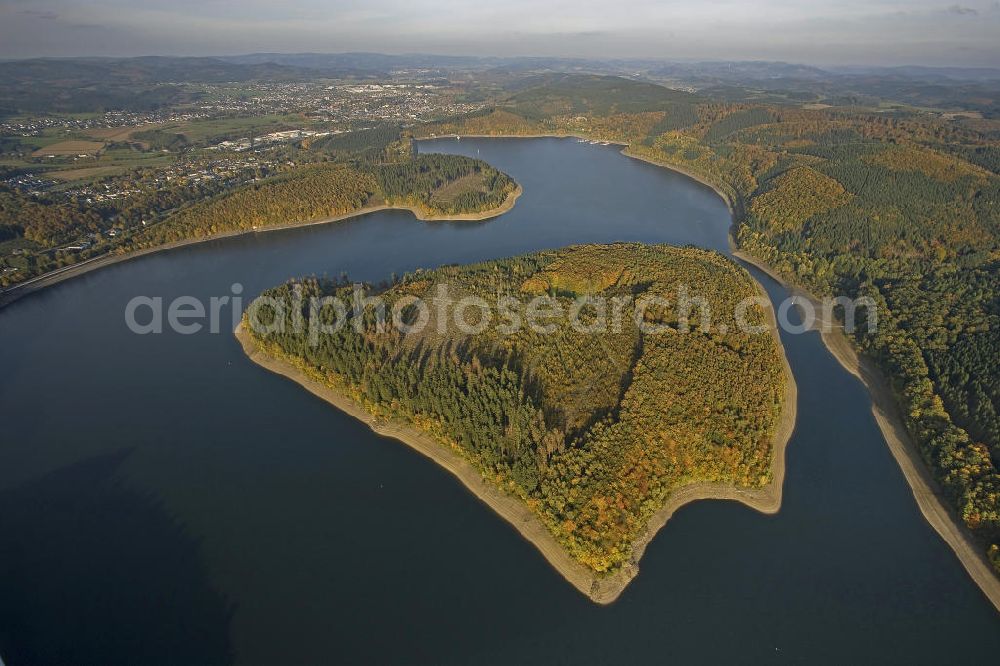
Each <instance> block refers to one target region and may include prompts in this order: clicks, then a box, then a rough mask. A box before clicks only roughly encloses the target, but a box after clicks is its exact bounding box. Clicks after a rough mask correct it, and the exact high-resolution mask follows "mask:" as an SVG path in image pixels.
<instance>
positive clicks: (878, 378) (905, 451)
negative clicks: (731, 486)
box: [730, 239, 1000, 611]
mask: <svg viewBox="0 0 1000 666" xmlns="http://www.w3.org/2000/svg"><path fill="white" fill-rule="evenodd" d="M730 240H731V239H730ZM733 255H734V256H736V257H739V258H740V259H742V260H743V261H745V262H747V263H749V264H753V265H754V266H756V267H757V268H759V269H760V270H762V271H764V272H765V273H767V274H768V275H770V276H771V277H772V278H773V279H774V280H775V281H777V282H778V283H779V284H781V285H782V286H784V287H785V288H786V289H788V290H789V291H791V292H792V293H793V294H795V295H797V296H801V297H803V298H807V299H809V300H810V301H811V302H812V304H813V308H814V310H815V311H816V317H817V319H816V323H815V325H814V329H818V330H819V331H820V334H821V337H822V339H823V344H824V345H826V348H827V349H828V350H829V351H830V353H831V354H832V355H833V357H834V358H836V359H837V361H838V362H839V363H840V365H842V366H843V367H844V369H845V370H847V371H848V372H850V373H851V374H852V375H854V376H855V377H857V378H858V379H859V380H861V383H862V384H863V385H864V386H865V388H866V389H868V393H869V395H870V396H871V400H872V414H873V415H874V417H875V422H876V423H878V427H879V430H881V431H882V435H883V437H885V442H886V445H887V446H888V447H889V451H890V452H891V453H892V457H893V458H895V460H896V463H897V464H898V465H899V468H900V470H901V471H902V472H903V476H904V477H906V481H907V483H909V485H910V490H911V491H912V492H913V497H914V499H915V500H916V501H917V506H918V507H919V508H920V513H922V514H923V516H924V519H925V520H927V522H928V523H929V524H930V526H931V527H933V528H934V531H936V532H937V533H938V534H939V535H940V536H941V538H942V539H944V541H945V543H947V544H948V546H949V547H950V548H951V549H952V550H953V551H954V552H955V555H956V556H958V559H959V561H960V562H961V563H962V566H963V567H965V570H966V571H967V572H968V574H969V576H971V577H972V580H973V581H974V582H975V583H976V585H978V586H979V589H980V590H982V592H983V594H984V595H986V598H987V599H989V601H990V603H992V604H993V606H994V607H995V608H996V609H997V610H998V611H1000V578H998V577H997V575H996V574H995V573H994V571H993V567H992V566H991V565H990V563H989V562H988V561H987V559H986V555H985V553H984V552H983V549H982V548H981V547H980V544H979V543H978V542H977V541H976V539H975V537H973V535H972V533H971V532H969V530H968V529H967V528H966V527H965V525H963V524H962V522H961V520H960V519H959V518H958V517H957V516H955V513H954V511H953V510H952V509H951V508H950V507H949V505H948V503H947V500H946V499H945V498H944V497H943V495H942V493H941V490H940V487H939V486H938V483H937V481H935V480H934V477H933V476H932V475H931V472H930V470H929V469H928V468H927V465H926V464H925V463H924V461H923V459H922V458H921V457H920V452H919V450H918V448H917V445H916V442H914V441H913V439H912V437H910V433H909V431H907V429H906V425H905V424H904V422H903V418H902V414H901V413H900V411H899V406H898V405H897V403H896V397H895V395H893V392H892V388H891V386H890V385H889V382H888V379H887V378H886V376H885V374H884V373H883V372H882V371H881V370H880V369H879V368H878V367H877V366H876V365H875V363H874V362H873V361H872V360H871V359H870V358H868V357H866V356H862V355H860V354H858V352H857V350H856V349H855V348H854V345H852V344H851V342H850V340H848V338H847V336H846V335H845V334H844V331H843V329H842V328H840V327H838V325H837V322H831V324H832V325H831V326H829V327H826V326H824V322H823V321H821V320H822V317H823V308H822V307H821V306H820V303H819V301H818V300H817V299H816V297H815V296H813V295H812V294H810V293H809V292H807V291H805V290H803V289H800V288H798V287H793V286H791V285H789V284H788V283H786V282H785V280H784V279H783V278H782V277H781V276H780V275H778V274H777V273H776V272H775V271H774V270H773V269H771V267H770V266H768V265H767V264H765V263H763V262H761V261H759V260H758V259H756V258H754V257H752V256H750V255H749V254H746V253H744V252H741V251H739V250H734V251H733ZM825 328H829V330H824V329H825Z"/></svg>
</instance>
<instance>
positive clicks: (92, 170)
mask: <svg viewBox="0 0 1000 666" xmlns="http://www.w3.org/2000/svg"><path fill="white" fill-rule="evenodd" d="M125 171H128V167H126V166H95V167H84V168H82V169H63V170H60V171H47V172H45V175H46V176H49V177H51V178H55V179H57V180H63V181H71V180H86V179H89V178H101V177H102V176H112V175H115V174H119V173H123V172H125Z"/></svg>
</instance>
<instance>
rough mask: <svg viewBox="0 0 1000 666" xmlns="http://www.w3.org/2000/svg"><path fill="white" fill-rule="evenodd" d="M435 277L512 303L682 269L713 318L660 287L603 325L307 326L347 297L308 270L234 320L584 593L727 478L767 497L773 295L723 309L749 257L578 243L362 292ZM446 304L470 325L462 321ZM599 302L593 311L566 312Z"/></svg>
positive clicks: (600, 586) (771, 451)
mask: <svg viewBox="0 0 1000 666" xmlns="http://www.w3.org/2000/svg"><path fill="white" fill-rule="evenodd" d="M442 286H443V287H444V288H446V289H447V291H448V293H449V294H450V295H451V296H452V297H453V298H455V299H461V298H475V299H481V300H480V301H479V302H482V303H500V302H502V301H503V300H504V299H507V301H508V305H507V307H508V308H511V307H513V308H514V310H515V311H521V310H518V308H517V307H515V306H514V305H512V304H513V303H520V304H524V303H527V302H529V299H532V298H534V297H539V296H542V297H546V298H547V299H548V301H549V304H550V307H554V308H555V309H556V310H559V311H563V312H566V311H570V310H571V309H572V305H573V303H574V302H575V301H577V300H578V299H580V298H581V297H588V298H589V297H593V298H601V299H606V300H607V301H610V302H616V301H615V299H620V300H619V301H617V302H622V303H632V302H639V301H642V299H644V298H646V299H651V298H652V297H658V298H662V299H668V300H670V301H671V302H673V301H675V300H676V299H677V296H676V295H677V293H678V291H679V290H684V289H687V288H689V287H690V288H692V289H693V290H694V292H696V293H693V294H692V299H694V298H695V297H697V298H700V299H704V301H705V302H707V303H710V307H711V312H712V322H711V326H704V325H703V324H702V323H696V324H692V325H691V327H690V330H688V321H687V317H688V314H687V313H686V312H680V311H679V310H677V309H674V308H672V307H665V306H664V307H656V308H653V307H651V308H649V309H644V310H643V311H641V312H640V313H639V314H638V316H637V314H636V312H637V311H633V310H628V309H626V310H624V314H622V316H620V317H619V329H620V330H617V331H616V330H613V329H612V330H605V329H602V330H600V331H596V330H593V331H592V330H590V329H587V330H581V329H580V328H579V327H578V326H576V325H574V323H573V321H572V320H570V319H569V318H567V317H553V318H551V319H547V320H545V327H544V329H536V328H532V327H530V326H521V327H519V328H516V329H515V330H511V327H512V320H511V319H510V316H509V315H508V319H507V323H506V324H504V325H497V322H496V321H493V322H492V323H493V325H486V326H481V325H477V324H481V323H482V322H483V321H484V319H483V315H482V313H479V314H475V312H476V311H475V308H473V314H471V315H470V314H467V313H465V312H462V313H461V314H455V313H454V312H452V311H443V310H439V309H437V307H435V308H432V310H433V314H431V315H429V320H427V321H425V326H424V327H422V328H419V329H417V328H416V327H415V326H414V329H412V330H400V329H399V328H398V327H393V326H387V327H380V326H379V323H378V312H377V309H376V308H375V307H374V306H372V307H366V308H364V309H356V310H353V311H351V312H348V313H346V319H341V320H339V322H340V324H341V325H340V326H339V328H337V330H336V331H331V332H328V333H327V334H324V335H321V336H317V337H311V333H310V331H315V330H318V329H319V327H321V326H331V325H333V324H334V323H335V322H337V321H338V314H337V312H336V308H333V307H330V305H329V303H328V301H323V300H320V299H331V298H332V299H337V300H339V301H341V302H343V303H351V302H352V298H353V296H352V293H353V289H354V287H352V286H351V285H350V284H348V283H346V282H345V281H330V280H325V279H316V278H308V279H303V280H298V281H294V282H290V283H287V284H285V285H282V286H279V287H276V288H274V289H272V290H269V291H267V292H265V293H264V294H263V295H262V296H261V297H260V299H259V300H258V301H256V302H255V303H254V304H253V305H251V306H250V309H249V310H248V314H247V315H245V317H244V321H243V324H242V325H241V327H240V330H239V331H238V336H240V338H241V341H242V342H243V344H244V348H245V349H246V350H247V352H248V354H250V355H251V356H252V357H253V358H254V359H255V360H257V361H258V362H259V363H261V364H262V365H265V367H269V368H270V369H272V370H275V371H276V372H280V373H281V374H285V375H286V376H289V377H291V378H293V379H295V380H296V381H298V382H300V383H302V384H303V385H304V386H306V387H307V388H309V389H310V390H312V391H313V392H315V393H317V394H318V395H321V396H322V397H325V398H326V399H328V400H330V401H331V402H333V403H334V404H335V405H337V406H338V407H340V408H342V409H344V410H346V411H348V412H349V413H352V414H354V415H355V416H358V417H359V418H364V419H365V420H367V421H369V422H370V423H372V425H373V427H374V428H375V429H376V430H377V431H379V432H383V433H386V434H389V435H392V436H394V437H397V438H398V439H401V440H403V441H404V442H407V443H408V444H411V445H412V446H414V447H415V448H417V449H419V450H421V451H422V452H424V453H425V454H427V455H429V456H430V457H432V458H434V459H435V460H437V461H438V462H441V463H442V464H443V465H444V466H445V467H447V468H449V469H450V470H451V471H452V472H453V473H455V474H456V475H458V476H459V478H460V479H462V481H463V482H464V483H465V484H466V485H467V486H468V487H469V488H470V489H472V490H473V491H474V492H476V494H477V495H479V496H480V497H482V498H483V499H484V500H485V501H487V502H488V503H489V504H490V505H491V506H493V507H494V508H495V509H497V510H498V511H499V512H500V513H501V514H502V515H504V517H506V518H507V519H508V520H510V521H511V522H512V523H513V524H515V526H517V527H518V529H519V530H521V531H522V533H523V534H525V536H527V537H528V538H529V539H531V540H532V541H533V542H534V543H535V544H536V545H538V547H539V548H540V549H541V550H542V552H543V553H544V554H545V555H546V557H548V559H549V560H550V561H551V562H552V563H553V564H554V565H555V566H556V567H557V568H558V569H559V570H560V571H561V572H562V573H563V574H564V575H565V576H566V577H567V579H569V580H570V581H571V582H572V583H573V584H574V585H576V586H577V587H578V588H579V589H581V591H583V592H584V593H586V594H588V595H590V596H591V597H592V598H593V599H595V600H597V601H601V602H608V601H611V600H613V599H614V598H615V597H617V595H618V594H619V593H620V592H621V590H622V589H623V588H624V586H625V585H626V584H627V582H628V581H629V580H630V579H631V578H632V576H634V575H635V572H636V570H637V566H636V564H637V562H638V559H639V557H640V556H641V554H642V551H643V549H644V548H645V544H646V543H647V542H648V540H649V539H650V538H651V537H652V536H653V534H654V533H655V531H656V530H657V529H658V528H659V527H660V526H661V525H662V524H663V522H664V521H665V520H666V518H667V517H669V515H670V513H671V512H672V511H673V510H674V509H675V508H676V507H677V506H679V505H680V504H683V503H685V502H687V501H691V500H693V499H698V498H705V497H722V498H730V499H738V500H741V501H744V502H746V503H747V504H749V505H751V506H754V507H756V508H758V509H760V510H763V511H771V512H773V511H776V510H777V508H778V505H779V504H780V492H781V481H782V479H781V477H782V475H783V470H784V466H783V465H784V463H783V460H784V458H783V456H784V445H785V443H786V441H787V439H788V437H789V436H790V434H791V430H792V426H793V423H794V406H795V399H794V391H795V389H794V382H793V380H792V378H791V373H790V371H789V370H788V368H787V363H786V362H785V359H784V354H783V351H782V349H781V345H780V342H779V341H778V339H777V336H776V331H775V330H774V328H775V327H774V323H773V315H771V314H770V311H769V310H768V311H765V310H763V309H762V308H761V307H760V305H758V304H752V306H751V307H749V309H746V323H747V324H749V325H750V326H751V327H752V328H750V329H746V327H741V326H740V325H739V322H738V321H737V320H736V317H738V316H740V315H739V314H738V313H739V312H740V310H739V309H738V308H737V305H738V304H739V303H740V302H741V301H745V300H746V299H752V298H754V297H756V296H758V295H759V294H760V291H759V289H760V288H759V286H758V285H757V284H756V283H755V282H754V281H753V279H752V278H751V277H750V275H749V274H748V273H747V271H746V270H745V269H743V268H741V267H739V266H737V265H736V264H735V263H733V262H732V261H731V260H729V259H727V258H725V257H723V256H721V255H719V254H717V253H714V252H711V251H707V250H700V249H696V248H690V247H689V248H676V247H671V246H665V245H654V246H650V245H641V244H615V245H608V246H575V247H570V248H566V249H563V250H556V251H547V252H541V253H537V254H531V255H525V256H520V257H514V258H510V259H501V260H496V261H490V262H486V263H481V264H474V265H468V266H449V267H443V268H439V269H436V270H428V271H418V272H416V273H412V274H408V275H405V276H403V277H402V278H400V279H398V280H396V281H395V282H394V283H393V284H386V285H382V286H381V288H373V291H372V292H371V293H370V294H368V296H369V297H370V296H372V295H373V294H374V295H377V296H378V297H380V298H382V299H383V300H384V301H385V302H387V303H389V304H392V303H394V302H401V303H402V302H409V301H412V300H413V299H415V298H419V299H422V300H423V301H425V302H427V303H432V302H435V300H434V299H435V298H437V297H438V296H439V295H440V294H441V291H440V289H441V288H442ZM403 299H409V301H404V300H403ZM311 302H312V303H324V302H326V303H327V305H324V306H322V307H318V308H315V309H314V308H313V307H312V306H311V305H308V304H309V303H311ZM274 303H292V304H293V305H291V306H290V307H284V306H275V305H273V304H274ZM295 303H297V305H295ZM408 307H412V306H408ZM400 312H401V313H403V315H405V320H406V321H407V322H410V323H411V324H412V323H413V320H414V317H416V315H414V314H413V313H409V314H407V313H408V312H409V311H408V310H406V309H405V308H404V309H401V310H400ZM341 314H345V313H341ZM401 316H402V315H401ZM610 316H611V315H610V314H608V313H607V311H605V317H610ZM690 316H691V320H692V321H695V320H696V319H697V317H698V316H699V314H698V313H697V312H695V311H692V312H691V315H690ZM453 317H462V320H463V321H467V322H469V323H470V324H473V325H477V326H475V330H474V331H472V332H470V331H468V330H465V331H463V330H462V329H461V328H457V327H456V326H454V325H452V324H453V323H454V322H453V321H452V318H453ZM599 317H600V315H599V313H598V311H597V310H596V309H595V310H594V311H593V312H591V311H589V310H588V311H586V312H585V313H583V314H581V319H580V320H579V321H578V322H577V323H580V322H581V321H582V322H584V323H586V324H587V325H588V326H589V325H593V324H595V322H596V320H597V319H599ZM456 321H457V320H456ZM486 321H487V323H489V321H491V320H489V319H487V320H486ZM605 323H607V320H606V319H605ZM644 324H649V325H650V326H645V325H644ZM515 500H516V501H515Z"/></svg>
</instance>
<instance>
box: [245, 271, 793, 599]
mask: <svg viewBox="0 0 1000 666" xmlns="http://www.w3.org/2000/svg"><path fill="white" fill-rule="evenodd" d="M750 279H751V280H753V283H754V286H755V287H756V288H757V290H758V291H759V292H760V293H761V294H762V295H765V296H766V292H764V290H763V287H761V286H760V283H758V282H757V281H756V280H755V279H754V278H753V276H752V275H751V276H750ZM764 309H765V312H766V313H767V318H768V322H769V328H770V329H771V335H773V336H774V338H775V342H776V343H777V345H778V348H779V351H780V354H781V360H782V367H783V372H784V376H785V391H784V396H783V400H782V405H781V413H780V415H779V417H778V422H777V423H776V424H775V432H774V434H773V436H772V440H771V481H770V483H768V484H767V486H765V487H763V488H758V489H748V488H737V487H735V486H732V485H728V484H722V483H692V484H688V485H686V486H683V487H681V488H678V489H677V490H676V491H674V492H673V493H672V494H671V495H670V496H669V497H668V498H667V500H666V502H665V503H664V505H663V507H662V508H660V509H659V510H658V511H657V512H656V513H655V514H653V516H651V517H650V519H649V521H648V522H647V523H646V528H645V529H644V530H643V532H642V534H640V535H639V536H638V537H637V538H636V539H635V541H633V543H632V556H631V558H630V560H629V562H628V563H626V564H625V565H623V566H622V567H621V569H619V570H618V571H616V572H615V573H613V574H611V575H608V576H600V575H598V574H596V573H595V572H594V571H592V570H591V569H589V568H587V567H585V566H584V565H582V564H580V563H579V562H577V561H576V560H574V559H573V558H572V557H570V555H569V554H568V553H567V552H566V550H565V549H564V548H563V547H562V545H560V544H559V542H558V541H556V539H555V537H554V536H552V533H551V532H550V531H549V530H548V528H547V527H546V526H545V524H544V523H542V521H541V519H540V518H539V517H538V516H537V515H535V514H534V513H533V512H532V511H531V510H530V509H529V508H528V507H527V506H526V505H525V504H524V502H523V501H522V500H521V499H520V498H517V497H515V496H513V495H509V494H507V493H505V492H503V491H502V490H501V489H499V488H497V487H496V486H494V485H493V484H491V483H489V482H487V481H486V480H484V479H483V477H482V475H481V474H480V472H479V470H478V469H476V468H475V467H474V466H473V465H472V464H471V463H470V462H469V461H467V460H466V459H465V458H463V457H462V456H461V455H459V454H458V453H457V452H455V451H453V450H451V449H449V448H448V447H446V446H444V445H443V444H441V443H440V442H438V441H437V440H435V439H434V438H433V437H431V436H430V435H428V434H427V433H425V432H422V431H420V430H418V429H417V428H414V427H413V426H411V425H410V424H408V423H406V422H405V421H403V420H401V419H397V420H393V421H389V422H386V421H384V420H380V419H376V418H374V417H373V416H372V415H371V414H370V413H369V412H368V411H367V410H366V409H365V408H364V407H363V406H362V405H360V404H359V403H357V402H356V401H355V400H353V399H352V398H350V397H349V396H346V395H344V394H343V393H341V392H339V391H336V390H334V389H332V388H330V387H329V386H326V385H324V384H322V383H320V382H318V381H316V380H314V379H313V378H311V377H309V376H308V375H307V374H306V373H305V372H303V371H302V370H301V369H299V368H297V367H296V366H294V365H292V364H291V363H289V362H287V361H285V360H283V359H280V358H275V357H274V356H271V355H270V354H267V353H265V352H263V351H261V350H260V349H259V348H258V347H257V345H256V344H255V342H254V340H253V338H252V337H251V336H250V334H249V333H248V332H247V331H246V330H245V329H244V328H243V325H242V324H240V325H239V326H237V328H236V331H235V332H234V335H235V336H236V339H237V340H238V341H239V343H240V345H241V346H242V347H243V351H244V353H246V355H247V357H248V358H250V360H252V361H253V362H254V363H257V364H258V365H260V366H261V367H263V368H265V369H267V370H270V371H271V372H274V373H276V374H279V375H282V376H283V377H286V378H288V379H291V380H292V381H294V382H296V383H297V384H299V385H300V386H302V387H303V388H305V389H306V390H308V391H309V392H310V393H312V394H313V395H315V396H317V397H319V398H321V399H323V400H325V401H327V402H328V403H330V404H331V405H333V406H334V407H336V408H337V409H339V410H341V411H343V412H344V413H346V414H348V415H350V416H352V417H354V418H356V419H358V420H360V421H362V422H364V423H366V424H368V426H369V427H370V428H371V429H372V431H374V432H375V433H376V434H379V435H382V436H384V437H392V438H394V439H397V440H399V441H400V442H402V443H404V444H406V445H407V446H409V447H411V448H413V449H415V450H416V451H418V452H419V453H421V454H423V455H425V456H427V457H428V458H430V459H431V460H433V461H434V462H436V463H437V464H439V465H440V466H441V467H443V468H445V469H446V470H448V471H449V472H450V473H451V474H452V475H454V476H455V477H457V478H458V480H459V481H461V482H462V484H463V485H464V486H465V487H466V489H468V490H469V492H471V493H472V494H473V495H475V496H476V497H477V498H479V499H480V500H481V501H482V502H484V503H485V504H486V505H487V506H489V507H490V508H491V509H493V510H494V511H495V512H496V513H497V514H499V515H500V517H502V518H503V519H504V520H506V521H507V522H508V523H510V524H511V525H513V526H514V528H515V529H517V531H518V532H520V534H521V536H522V537H524V538H525V539H526V540H527V541H529V542H530V543H531V544H532V545H534V546H535V547H536V548H537V549H538V550H539V551H540V552H541V554H542V556H543V557H544V558H545V559H546V560H547V561H548V562H549V564H551V565H552V567H553V568H554V569H555V570H556V571H558V572H559V574H561V575H562V576H563V578H565V579H566V580H567V581H568V582H569V583H570V584H571V585H572V586H573V587H575V588H576V589H577V590H579V591H580V592H581V593H583V594H584V595H586V596H587V597H589V598H590V599H591V600H593V601H594V602H596V603H599V604H609V603H611V602H613V601H614V600H615V599H617V598H618V597H619V596H620V595H621V593H622V592H623V591H624V590H625V588H626V587H627V586H628V584H629V582H631V580H632V579H633V578H635V576H636V575H637V574H638V573H639V566H638V565H639V560H640V559H641V558H642V555H643V553H644V552H645V550H646V547H647V546H648V545H649V543H650V542H651V541H652V540H653V537H655V536H656V534H657V532H659V531H660V529H661V528H662V527H663V526H664V525H665V524H666V523H667V521H668V520H669V519H670V517H671V516H673V515H674V512H676V511H677V510H678V509H679V508H681V507H682V506H684V505H685V504H688V503H690V502H694V501H697V500H706V499H716V500H735V501H737V502H741V503H743V504H745V505H746V506H748V507H750V508H752V509H755V510H757V511H760V512H761V513H765V514H774V513H777V512H778V510H779V509H780V508H781V496H782V488H783V486H784V480H785V448H786V446H787V444H788V441H789V439H790V438H791V436H792V432H793V431H794V429H795V420H796V414H797V404H798V400H797V395H798V388H797V386H796V384H795V378H794V375H793V374H792V370H791V367H790V366H789V364H788V358H787V356H786V354H785V349H784V347H783V346H782V344H781V338H780V336H779V334H778V328H777V320H776V318H775V315H774V309H773V308H770V307H768V308H764Z"/></svg>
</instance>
